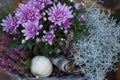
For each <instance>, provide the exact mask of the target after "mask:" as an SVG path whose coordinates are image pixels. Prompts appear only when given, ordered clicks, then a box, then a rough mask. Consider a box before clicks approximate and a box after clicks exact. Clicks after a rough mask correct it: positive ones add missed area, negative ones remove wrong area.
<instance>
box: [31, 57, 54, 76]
mask: <svg viewBox="0 0 120 80" xmlns="http://www.w3.org/2000/svg"><path fill="white" fill-rule="evenodd" d="M52 71H53V65H52V63H51V61H50V60H49V59H48V58H47V57H45V56H36V57H34V58H33V59H32V62H31V72H32V74H33V75H34V76H36V77H37V76H38V77H48V76H50V75H51V73H52Z"/></svg>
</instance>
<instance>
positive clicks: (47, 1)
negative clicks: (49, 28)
mask: <svg viewBox="0 0 120 80" xmlns="http://www.w3.org/2000/svg"><path fill="white" fill-rule="evenodd" d="M34 1H37V2H41V3H45V4H52V1H51V0H34Z"/></svg>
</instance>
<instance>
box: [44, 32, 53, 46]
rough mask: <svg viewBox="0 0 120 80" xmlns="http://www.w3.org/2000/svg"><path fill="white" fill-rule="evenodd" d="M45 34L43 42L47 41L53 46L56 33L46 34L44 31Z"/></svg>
mask: <svg viewBox="0 0 120 80" xmlns="http://www.w3.org/2000/svg"><path fill="white" fill-rule="evenodd" d="M43 33H44V34H45V35H44V36H43V38H42V40H43V42H45V41H47V42H48V43H49V44H50V45H52V41H53V39H54V37H55V35H54V31H53V30H51V31H49V32H46V31H45V30H44V31H43Z"/></svg>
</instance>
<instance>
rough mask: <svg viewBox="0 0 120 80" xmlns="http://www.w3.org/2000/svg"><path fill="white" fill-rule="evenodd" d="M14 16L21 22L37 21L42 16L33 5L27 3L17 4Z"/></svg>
mask: <svg viewBox="0 0 120 80" xmlns="http://www.w3.org/2000/svg"><path fill="white" fill-rule="evenodd" d="M15 16H16V17H17V19H18V20H19V23H21V24H23V23H26V22H27V21H29V20H30V21H32V22H34V21H38V20H39V19H41V17H42V16H41V15H40V13H39V10H38V9H36V8H35V7H34V6H33V5H28V4H19V8H18V9H17V10H16V13H15Z"/></svg>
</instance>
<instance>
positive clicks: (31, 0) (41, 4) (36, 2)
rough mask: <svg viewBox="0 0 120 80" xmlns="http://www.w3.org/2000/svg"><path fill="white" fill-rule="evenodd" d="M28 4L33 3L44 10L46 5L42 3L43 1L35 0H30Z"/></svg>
mask: <svg viewBox="0 0 120 80" xmlns="http://www.w3.org/2000/svg"><path fill="white" fill-rule="evenodd" d="M27 5H32V6H34V7H35V8H36V9H38V10H42V9H44V7H45V6H44V3H41V2H38V1H33V0H30V1H28V3H27Z"/></svg>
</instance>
